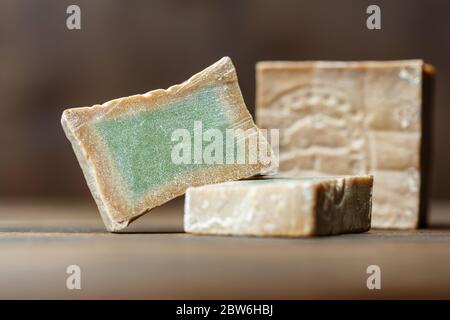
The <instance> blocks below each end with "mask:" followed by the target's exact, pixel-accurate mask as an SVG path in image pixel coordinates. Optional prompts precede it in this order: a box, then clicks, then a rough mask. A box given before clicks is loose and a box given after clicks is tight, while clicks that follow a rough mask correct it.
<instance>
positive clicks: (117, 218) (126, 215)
mask: <svg viewBox="0 0 450 320" xmlns="http://www.w3.org/2000/svg"><path fill="white" fill-rule="evenodd" d="M61 122H62V125H63V128H64V131H65V133H66V135H67V137H68V139H69V140H70V142H71V143H72V146H73V149H74V151H75V154H76V156H77V158H78V161H79V163H80V166H81V168H82V170H83V173H84V176H85V178H86V181H87V184H88V186H89V188H90V190H91V193H92V195H93V197H94V199H95V201H96V203H97V206H98V208H99V211H100V213H101V215H102V218H103V220H104V222H105V225H106V227H107V229H108V230H109V231H118V230H121V229H123V228H125V227H126V226H127V225H128V224H129V223H130V222H131V221H132V220H134V219H136V218H138V217H139V216H141V215H142V214H144V213H146V212H148V211H149V210H151V209H152V208H154V207H156V206H159V205H161V204H163V203H165V202H167V201H169V200H171V199H173V198H175V197H177V196H179V195H182V194H183V193H184V192H185V191H186V189H187V188H188V187H191V186H200V185H204V184H211V183H219V182H224V181H229V180H237V179H242V178H247V177H250V176H253V175H255V174H259V173H260V172H261V170H263V169H265V168H267V167H269V165H270V163H263V162H256V163H253V162H249V161H245V162H243V163H242V162H236V161H234V160H236V159H237V157H238V155H237V154H238V152H237V147H236V146H232V148H231V149H230V150H232V153H231V159H232V160H233V161H231V163H228V159H230V158H225V156H224V157H223V159H224V161H218V159H221V158H220V157H221V156H222V155H224V154H225V153H226V151H227V150H229V149H227V147H228V145H226V143H225V138H224V139H223V141H222V140H220V141H219V140H218V137H217V136H216V135H211V134H210V135H209V136H207V135H208V132H209V133H211V132H213V133H215V134H217V133H219V134H220V137H226V135H227V132H228V130H236V129H240V130H242V131H244V132H251V135H253V136H257V137H260V135H259V131H258V129H257V128H256V126H255V124H254V122H253V119H252V117H251V115H250V114H249V112H248V110H247V108H246V106H245V104H244V101H243V98H242V94H241V92H240V89H239V85H238V82H237V75H236V71H235V69H234V67H233V64H232V62H231V60H230V59H229V58H228V57H225V58H222V59H221V60H219V61H218V62H216V63H215V64H213V65H211V66H210V67H208V68H206V69H205V70H203V71H202V72H200V73H198V74H196V75H194V76H193V77H191V78H190V79H189V80H187V81H186V82H184V83H182V84H179V85H175V86H172V87H170V88H169V89H167V90H162V89H159V90H154V91H150V92H148V93H146V94H143V95H134V96H130V97H125V98H120V99H115V100H112V101H109V102H106V103H104V104H102V105H94V106H92V107H83V108H72V109H67V110H65V111H64V113H63V116H62V119H61ZM239 137H240V136H238V138H239ZM221 139H222V138H221ZM211 145H214V146H215V148H212V147H211ZM262 145H264V146H263V147H264V148H266V149H270V147H269V146H268V145H267V142H266V140H265V139H260V138H258V145H257V147H256V149H255V148H254V146H252V147H250V145H249V146H248V150H247V151H248V153H249V154H250V152H254V151H255V150H259V148H262ZM217 146H220V147H217ZM252 148H253V149H252ZM208 152H210V153H208ZM174 155H175V156H174ZM209 155H211V158H213V159H215V161H213V162H211V161H209V162H208V161H206V160H207V159H209V158H207V157H209ZM226 156H227V157H228V154H227V155H226ZM248 158H249V156H248V157H247V158H245V159H248ZM180 159H181V160H180Z"/></svg>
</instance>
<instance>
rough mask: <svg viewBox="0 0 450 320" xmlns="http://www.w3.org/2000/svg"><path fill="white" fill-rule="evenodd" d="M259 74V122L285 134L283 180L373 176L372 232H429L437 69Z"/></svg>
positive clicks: (323, 66)
mask: <svg viewBox="0 0 450 320" xmlns="http://www.w3.org/2000/svg"><path fill="white" fill-rule="evenodd" d="M256 69H257V70H256V71H257V79H256V80H257V101H256V104H257V106H256V121H257V124H258V125H259V126H261V127H262V128H279V129H280V146H279V152H280V169H279V173H280V175H282V176H303V175H330V174H360V173H371V174H373V175H374V194H373V217H372V227H377V228H416V227H418V226H423V225H424V223H425V220H426V217H425V215H426V199H427V189H428V188H427V185H428V157H429V146H430V135H429V134H430V112H431V110H430V109H431V81H432V75H433V73H434V70H433V68H432V67H431V66H429V65H426V64H424V63H423V62H422V61H421V60H405V61H385V62H381V61H380V62H371V61H366V62H323V61H318V62H261V63H258V65H257V68H256Z"/></svg>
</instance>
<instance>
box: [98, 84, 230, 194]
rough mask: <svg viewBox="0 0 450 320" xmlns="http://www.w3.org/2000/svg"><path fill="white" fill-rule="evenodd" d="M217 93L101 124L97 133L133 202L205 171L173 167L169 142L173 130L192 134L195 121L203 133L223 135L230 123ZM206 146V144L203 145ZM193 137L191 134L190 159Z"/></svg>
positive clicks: (197, 95) (212, 91) (209, 91)
mask: <svg viewBox="0 0 450 320" xmlns="http://www.w3.org/2000/svg"><path fill="white" fill-rule="evenodd" d="M217 91H218V89H216V88H205V89H203V90H200V91H199V92H198V93H195V94H193V95H191V96H189V97H186V98H185V99H180V100H179V101H176V102H173V103H169V104H167V105H164V106H161V107H159V108H158V109H157V110H155V111H145V112H140V113H138V114H132V115H128V116H125V117H122V118H119V119H113V120H106V121H100V122H99V123H97V124H96V127H97V130H99V132H100V133H101V135H102V136H103V137H104V138H105V140H106V141H107V144H108V147H109V148H110V150H111V152H112V154H113V156H114V160H115V163H116V164H117V166H118V168H119V171H120V172H121V174H122V175H123V177H124V179H125V181H126V183H127V185H128V189H129V192H130V196H131V197H132V198H137V197H139V196H141V195H142V194H143V193H145V192H147V191H151V190H154V189H155V188H158V187H159V186H161V185H164V184H166V183H167V182H168V181H170V180H171V179H173V178H174V177H175V175H176V174H180V173H182V172H185V171H189V170H196V169H204V166H199V165H196V164H180V165H178V164H174V163H173V162H172V160H171V148H172V147H173V145H174V143H178V142H177V141H175V142H171V135H172V132H173V130H174V129H175V128H183V129H188V131H189V132H191V133H193V132H194V121H196V120H199V119H201V120H202V122H203V130H208V129H209V128H216V129H219V130H221V131H222V132H224V131H225V129H226V128H227V127H229V126H230V121H231V119H230V118H229V115H227V114H226V112H225V110H224V108H223V107H222V106H221V103H220V101H219V100H218V93H217ZM204 144H205V143H204ZM193 146H194V135H193V134H191V155H193V154H194V152H193Z"/></svg>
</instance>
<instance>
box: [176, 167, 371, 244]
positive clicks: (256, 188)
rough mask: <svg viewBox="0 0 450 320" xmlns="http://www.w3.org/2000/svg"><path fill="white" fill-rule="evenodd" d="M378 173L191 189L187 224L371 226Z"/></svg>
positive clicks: (229, 229) (268, 230) (299, 228)
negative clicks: (374, 183)
mask: <svg viewBox="0 0 450 320" xmlns="http://www.w3.org/2000/svg"><path fill="white" fill-rule="evenodd" d="M372 184H373V178H372V176H369V175H362V176H342V177H311V178H308V177H304V178H268V179H258V180H243V181H233V182H225V183H220V184H215V185H208V186H202V187H196V188H189V189H188V190H187V192H186V200H185V201H186V203H185V217H184V228H185V231H186V232H191V233H196V234H224V235H252V236H286V237H298V236H316V235H333V234H339V233H350V232H365V231H368V230H369V229H370V218H371V208H372Z"/></svg>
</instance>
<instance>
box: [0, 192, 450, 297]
mask: <svg viewBox="0 0 450 320" xmlns="http://www.w3.org/2000/svg"><path fill="white" fill-rule="evenodd" d="M182 210H183V208H182V202H181V201H178V202H174V203H170V204H168V205H166V206H163V207H161V208H158V209H156V210H155V211H154V212H152V213H151V214H148V215H147V216H144V217H143V218H141V219H140V220H138V221H136V222H135V223H134V225H132V226H130V228H129V229H128V230H127V231H128V232H129V233H127V234H109V233H107V232H105V229H104V227H103V224H102V222H101V220H100V217H99V214H98V213H97V210H96V207H95V206H93V205H92V204H87V205H80V204H74V203H70V202H69V203H62V202H53V203H50V202H49V203H47V204H43V203H30V202H28V203H27V202H25V203H24V202H16V203H3V204H0V298H3V299H5V298H8V299H9V298H26V299H28V298H64V299H67V298H74V299H79V298H88V299H90V298H99V299H106V298H109V299H116V298H120V299H147V298H152V299H170V298H175V299H196V298H201V299H212V298H223V299H240V298H250V299H315V298H343V299H353V298H364V299H365V298H368V299H378V298H447V299H449V298H450V203H433V206H432V215H431V228H429V229H423V230H415V231H377V230H372V231H370V232H368V233H365V234H352V235H341V236H333V237H322V238H304V239H283V238H246V237H210V236H193V235H188V234H184V233H181V231H182ZM72 264H76V265H79V266H80V267H81V290H68V289H66V278H67V277H68V275H67V274H66V267H67V266H68V265H72ZM372 264H376V265H379V266H380V267H381V285H382V288H381V290H368V289H367V287H366V279H367V277H368V275H367V274H366V268H367V266H368V265H372Z"/></svg>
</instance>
